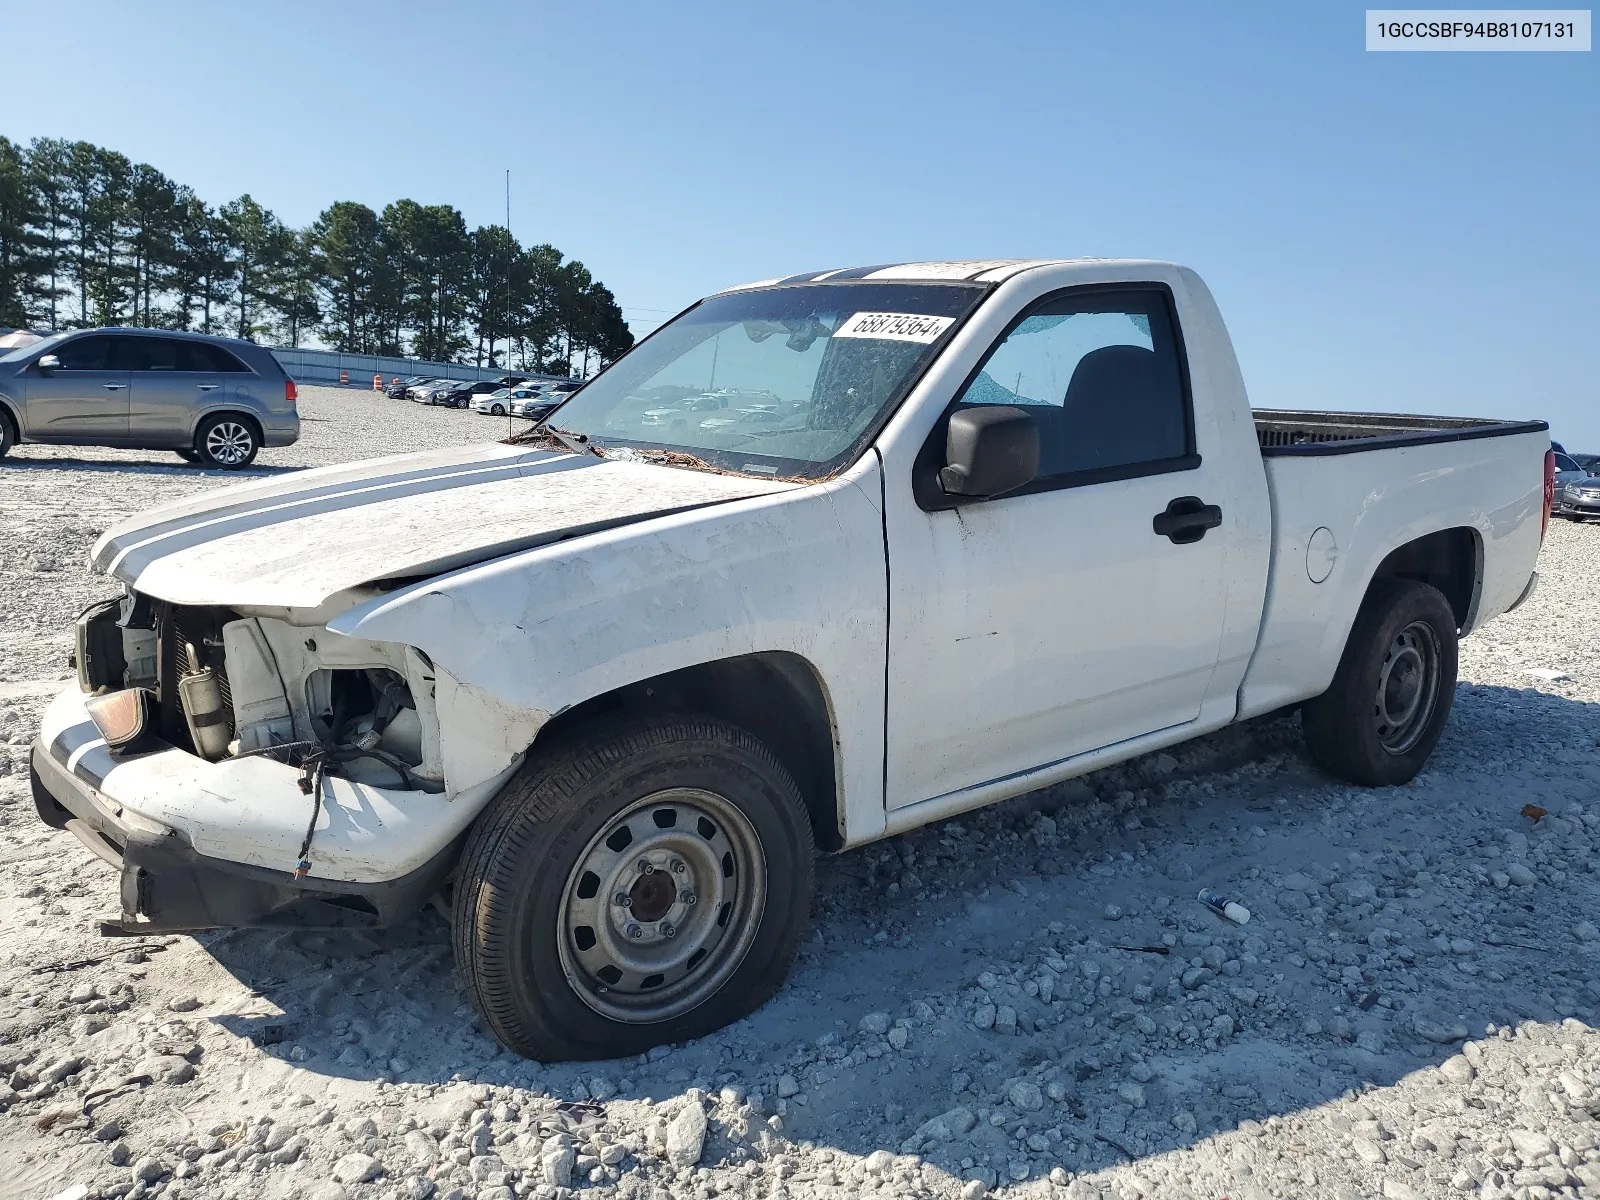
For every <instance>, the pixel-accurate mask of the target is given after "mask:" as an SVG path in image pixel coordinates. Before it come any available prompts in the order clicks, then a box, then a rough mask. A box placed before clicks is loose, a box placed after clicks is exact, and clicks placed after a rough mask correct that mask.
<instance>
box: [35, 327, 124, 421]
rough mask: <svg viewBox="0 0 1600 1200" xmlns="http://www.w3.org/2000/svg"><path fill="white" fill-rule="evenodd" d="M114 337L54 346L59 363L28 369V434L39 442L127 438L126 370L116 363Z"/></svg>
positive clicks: (101, 336) (96, 335) (92, 337)
mask: <svg viewBox="0 0 1600 1200" xmlns="http://www.w3.org/2000/svg"><path fill="white" fill-rule="evenodd" d="M116 340H117V339H116V338H115V337H113V336H112V335H110V334H104V333H94V334H89V335H88V336H86V337H78V338H70V339H68V340H67V341H65V342H62V343H61V344H60V345H59V346H57V347H56V348H55V350H54V354H55V356H56V358H58V359H60V361H61V366H60V367H59V368H58V369H56V370H54V371H51V372H50V373H49V374H46V373H45V372H43V371H41V370H40V369H39V365H38V363H35V364H34V365H33V366H31V367H29V368H28V377H27V378H28V382H27V396H28V414H27V422H28V437H29V438H30V439H37V440H38V441H41V442H77V443H81V444H89V445H96V444H115V443H119V442H124V441H126V440H127V438H128V401H129V390H130V389H129V372H128V371H127V370H126V369H125V368H122V367H119V365H118V364H117V362H116V354H115V343H116Z"/></svg>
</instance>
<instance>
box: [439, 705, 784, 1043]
mask: <svg viewBox="0 0 1600 1200" xmlns="http://www.w3.org/2000/svg"><path fill="white" fill-rule="evenodd" d="M812 853H813V847H812V836H811V825H810V821H809V819H808V817H807V815H806V809H805V804H804V801H803V800H802V799H801V797H800V795H799V792H798V789H797V788H796V787H795V784H794V781H793V779H791V778H790V776H789V773H788V772H787V771H786V770H784V768H783V766H782V765H781V764H780V763H779V762H778V761H777V759H776V758H774V757H773V755H772V753H771V752H770V751H769V750H767V748H766V747H765V746H764V745H763V744H762V743H761V742H759V741H757V740H756V739H755V738H753V737H752V736H751V735H750V734H748V733H746V732H745V731H744V730H742V729H739V728H737V727H735V726H733V725H729V724H727V723H725V722H722V721H717V720H713V719H711V718H705V717H674V718H659V719H651V720H643V721H636V722H632V723H628V724H623V725H617V726H611V727H609V728H602V729H598V730H595V731H593V734H592V736H589V737H586V738H584V739H583V740H582V741H581V742H580V741H577V740H569V741H567V742H566V743H565V744H564V745H561V746H558V747H554V748H552V749H551V750H549V751H547V752H545V753H544V754H542V755H541V754H536V755H534V756H533V757H532V758H531V759H530V761H529V762H528V763H527V764H526V765H524V767H523V768H522V770H521V771H519V772H518V773H517V775H516V776H515V777H513V779H512V780H511V782H510V783H509V784H507V785H506V787H505V788H504V789H503V790H502V791H501V793H500V795H499V796H497V797H496V798H495V800H494V801H493V803H492V804H491V805H490V807H489V809H488V810H487V811H486V812H485V813H484V814H483V816H482V817H480V818H479V820H478V823H477V825H476V826H475V827H474V828H473V831H472V833H471V835H470V836H469V838H468V840H467V846H466V849H465V851H464V852H463V855H462V861H461V867H460V871H459V875H458V878H457V882H456V888H455V899H454V904H453V911H454V940H455V951H456V961H457V964H458V966H459V968H460V972H461V977H462V980H463V981H464V983H465V985H466V990H467V994H468V997H469V998H470V999H471V1001H472V1003H473V1005H474V1006H475V1007H476V1008H477V1009H478V1011H479V1012H480V1013H482V1014H483V1017H484V1019H485V1021H486V1022H487V1024H488V1025H489V1027H490V1029H492V1030H493V1031H494V1033H495V1035H496V1036H497V1037H498V1038H499V1039H500V1040H501V1041H502V1042H503V1043H504V1044H505V1045H506V1046H508V1047H510V1048H511V1049H512V1050H515V1051H516V1052H518V1053H519V1054H525V1055H528V1056H530V1057H533V1058H536V1059H539V1060H541V1061H546V1062H548V1061H553V1060H563V1059H595V1058H613V1057H618V1056H622V1055H628V1054H638V1053H640V1052H642V1051H644V1050H647V1049H649V1048H650V1047H652V1046H656V1045H660V1044H663V1043H666V1042H678V1041H685V1040H688V1039H691V1038H696V1037H700V1036H702V1035H704V1034H707V1033H709V1032H711V1031H712V1030H715V1029H719V1028H721V1027H722V1026H724V1025H726V1024H728V1023H729V1022H731V1021H735V1020H738V1019H739V1018H740V1017H742V1016H745V1015H746V1014H747V1013H749V1012H751V1011H752V1010H754V1009H755V1008H757V1007H758V1006H759V1005H761V1004H762V1003H764V1002H765V1001H766V1000H767V999H768V998H769V997H770V996H771V995H772V994H773V993H774V992H775V991H777V989H778V987H779V985H780V984H781V983H782V982H783V978H784V976H785V975H786V974H787V973H788V969H789V964H790V963H791V962H792V961H793V958H794V953H795V949H796V947H797V945H798V943H799V938H800V933H801V931H802V929H803V927H804V925H805V921H806V917H807V914H808V911H809V909H810V902H811V886H812Z"/></svg>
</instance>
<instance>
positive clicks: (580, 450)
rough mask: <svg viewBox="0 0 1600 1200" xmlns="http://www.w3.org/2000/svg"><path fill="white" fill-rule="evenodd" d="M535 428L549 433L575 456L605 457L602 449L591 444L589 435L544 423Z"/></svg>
mask: <svg viewBox="0 0 1600 1200" xmlns="http://www.w3.org/2000/svg"><path fill="white" fill-rule="evenodd" d="M534 428H535V429H536V430H538V431H539V432H540V433H548V434H549V435H550V436H551V437H553V438H554V439H555V440H556V441H558V442H560V443H561V444H562V445H563V446H565V447H566V448H567V449H568V450H569V451H571V452H572V453H573V454H593V455H594V456H595V457H597V458H601V457H604V456H603V455H602V454H601V453H600V447H599V446H596V445H595V444H594V443H593V442H591V441H590V440H589V435H588V434H586V433H573V432H572V430H570V429H562V428H561V427H560V426H558V425H547V424H545V423H544V422H543V421H541V422H540V423H539V424H538V425H536V426H534Z"/></svg>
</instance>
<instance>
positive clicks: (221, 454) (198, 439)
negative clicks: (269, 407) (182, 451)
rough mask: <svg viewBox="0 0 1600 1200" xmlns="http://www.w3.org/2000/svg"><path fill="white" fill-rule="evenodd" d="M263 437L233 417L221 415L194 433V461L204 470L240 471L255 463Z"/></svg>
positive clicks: (244, 420)
mask: <svg viewBox="0 0 1600 1200" xmlns="http://www.w3.org/2000/svg"><path fill="white" fill-rule="evenodd" d="M260 449H261V437H260V435H259V434H258V433H256V429H255V426H254V425H252V424H251V423H250V422H249V421H247V420H246V419H245V418H243V417H236V416H234V415H233V414H232V413H218V414H217V415H216V416H211V417H207V418H206V419H205V420H204V421H201V422H200V428H199V429H197V430H196V431H195V435H194V450H195V457H196V459H197V461H198V462H199V463H200V465H201V466H206V467H220V468H222V469H223V470H224V471H238V470H240V469H242V468H244V467H248V466H249V465H250V464H251V463H252V462H253V461H255V457H256V453H257V451H259V450H260Z"/></svg>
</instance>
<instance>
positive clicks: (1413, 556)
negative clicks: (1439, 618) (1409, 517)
mask: <svg viewBox="0 0 1600 1200" xmlns="http://www.w3.org/2000/svg"><path fill="white" fill-rule="evenodd" d="M1480 558H1481V556H1480V553H1479V542H1478V531H1477V530H1475V529H1469V528H1465V527H1462V528H1457V529H1441V530H1439V531H1438V532H1437V533H1430V534H1428V535H1427V536H1425V537H1420V538H1417V539H1416V540H1415V541H1411V542H1407V543H1406V544H1405V545H1403V546H1399V547H1397V548H1396V549H1394V550H1391V551H1390V552H1389V555H1388V557H1386V558H1385V559H1384V560H1383V561H1382V562H1381V563H1379V564H1378V569H1377V570H1376V571H1375V572H1374V573H1373V576H1372V583H1371V584H1369V585H1368V592H1369V594H1370V592H1371V590H1372V587H1373V586H1375V585H1376V584H1378V583H1379V582H1381V581H1384V580H1390V579H1412V580H1415V581H1417V582H1418V583H1426V584H1431V585H1432V586H1433V587H1436V588H1438V589H1439V591H1441V592H1442V593H1444V598H1445V599H1446V600H1448V601H1449V602H1450V611H1451V612H1452V613H1454V614H1455V618H1456V628H1457V629H1458V630H1459V629H1465V628H1466V627H1467V625H1468V623H1469V621H1470V619H1471V617H1472V612H1473V609H1474V607H1475V602H1476V600H1477V593H1478V577H1479V574H1480V571H1479V562H1480Z"/></svg>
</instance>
